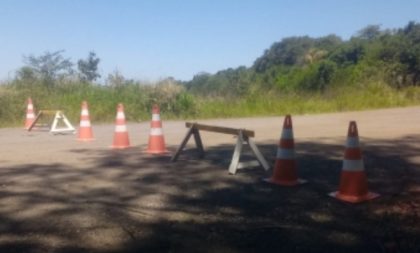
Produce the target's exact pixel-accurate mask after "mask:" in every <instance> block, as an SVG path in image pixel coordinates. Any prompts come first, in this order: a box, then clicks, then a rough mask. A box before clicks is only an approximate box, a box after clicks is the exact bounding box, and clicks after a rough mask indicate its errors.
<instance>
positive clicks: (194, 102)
mask: <svg viewBox="0 0 420 253" xmlns="http://www.w3.org/2000/svg"><path fill="white" fill-rule="evenodd" d="M27 97H32V99H33V101H34V105H35V109H36V110H40V109H61V110H63V111H64V112H65V114H66V115H67V117H69V119H70V120H71V121H72V122H74V123H77V122H78V120H79V117H80V104H81V102H82V101H83V100H86V101H88V103H89V112H90V115H91V120H92V121H94V122H108V123H109V122H113V121H114V119H115V113H116V106H117V104H118V103H120V102H121V103H123V104H124V106H125V113H126V117H127V119H128V120H129V121H134V122H139V121H149V120H150V117H151V116H150V113H151V112H150V110H151V106H152V105H153V104H154V103H158V104H159V105H160V106H161V113H162V118H164V119H200V118H228V117H252V116H276V115H284V114H314V113H324V112H341V111H351V110H365V109H375V108H387V107H399V106H409V105H420V87H409V88H405V89H400V90H396V89H393V88H390V87H389V86H387V85H384V84H382V83H370V84H368V85H364V86H363V87H347V88H334V89H331V90H327V91H325V92H322V93H321V92H318V93H297V92H288V93H286V94H275V93H268V94H264V95H263V94H262V93H257V94H255V95H253V96H250V95H248V96H246V97H240V98H223V97H212V98H210V97H197V96H194V95H192V94H190V93H188V92H186V91H185V90H184V88H183V87H182V86H179V85H175V84H171V85H157V86H151V85H138V84H132V85H127V86H124V87H120V88H111V87H106V86H94V85H85V84H74V83H70V84H64V85H60V86H58V87H55V88H54V89H47V88H45V87H43V86H40V85H38V86H32V87H29V88H28V87H19V86H16V85H0V127H16V126H17V127H18V126H22V125H23V122H24V120H25V111H26V99H27Z"/></svg>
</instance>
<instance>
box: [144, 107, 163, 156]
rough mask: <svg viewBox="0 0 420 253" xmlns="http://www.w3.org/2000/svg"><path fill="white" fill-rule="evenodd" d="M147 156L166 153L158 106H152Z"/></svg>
mask: <svg viewBox="0 0 420 253" xmlns="http://www.w3.org/2000/svg"><path fill="white" fill-rule="evenodd" d="M146 152H147V153H149V154H163V153H167V152H168V151H167V150H166V148H165V139H164V137H163V131H162V122H161V121H160V109H159V106H158V105H153V108H152V122H151V123H150V134H149V146H148V148H147V151H146Z"/></svg>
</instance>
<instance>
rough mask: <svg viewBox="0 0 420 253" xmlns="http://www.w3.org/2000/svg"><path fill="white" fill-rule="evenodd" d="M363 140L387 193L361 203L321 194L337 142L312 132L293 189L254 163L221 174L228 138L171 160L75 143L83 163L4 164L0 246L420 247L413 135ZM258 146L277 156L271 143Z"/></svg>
mask: <svg viewBox="0 0 420 253" xmlns="http://www.w3.org/2000/svg"><path fill="white" fill-rule="evenodd" d="M363 142H364V143H365V145H364V146H363V151H364V159H365V167H366V173H367V174H368V177H369V184H370V185H369V187H370V189H371V190H373V191H376V192H379V193H381V194H382V197H381V198H379V199H376V200H374V201H370V202H367V203H363V204H358V205H350V204H346V203H342V202H339V201H336V200H335V199H333V198H330V197H328V196H327V193H328V192H331V191H334V190H336V188H337V185H338V178H339V173H340V169H341V159H342V153H343V147H342V145H333V144H320V143H318V142H317V141H315V140H314V141H313V142H310V141H308V142H298V143H297V145H296V151H297V154H298V164H299V174H300V175H301V177H302V178H305V179H308V181H309V182H308V183H307V184H305V185H301V186H297V187H290V188H288V187H279V186H275V185H271V184H267V183H264V182H262V180H261V178H264V177H267V176H269V175H270V172H265V171H263V169H261V168H255V169H246V170H241V171H239V173H238V174H236V175H234V176H233V175H228V173H227V167H228V164H229V159H230V157H231V155H232V151H233V145H232V146H230V145H229V146H227V145H226V146H225V145H223V146H217V147H213V148H210V149H208V150H206V157H205V158H204V159H198V158H196V156H195V152H194V151H191V150H189V151H188V150H187V151H185V152H183V153H182V155H181V157H180V160H179V161H178V162H176V163H171V162H170V156H169V155H166V156H150V155H147V154H144V153H141V152H140V151H139V150H140V149H139V148H131V149H128V150H120V151H112V150H88V149H79V150H72V152H74V153H75V154H79V155H80V159H84V160H83V162H85V163H86V166H85V167H83V168H76V167H72V166H71V165H69V164H48V165H45V164H36V163H34V164H25V165H21V166H18V167H13V168H0V182H1V185H0V203H1V208H0V220H1V223H0V252H62V253H64V252H82V253H83V252H93V253H114V252H420V241H418V238H419V235H420V227H419V226H418V224H420V186H419V183H420V170H419V163H420V157H419V155H418V154H419V153H420V146H419V145H417V146H416V143H420V136H406V137H405V138H402V139H398V140H392V141H379V140H373V139H363ZM336 143H338V142H336ZM366 143H368V144H366ZM259 147H260V148H261V150H262V152H263V153H264V154H265V155H266V157H267V159H268V160H269V161H270V164H273V163H274V159H275V157H274V155H275V153H276V145H275V144H274V145H273V144H267V145H259ZM175 148H176V147H172V150H174V149H175Z"/></svg>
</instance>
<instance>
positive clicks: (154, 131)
mask: <svg viewBox="0 0 420 253" xmlns="http://www.w3.org/2000/svg"><path fill="white" fill-rule="evenodd" d="M150 135H163V131H162V128H151V129H150Z"/></svg>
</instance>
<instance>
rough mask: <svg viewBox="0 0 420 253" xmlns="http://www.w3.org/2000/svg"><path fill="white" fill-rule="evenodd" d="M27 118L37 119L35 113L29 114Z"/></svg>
mask: <svg viewBox="0 0 420 253" xmlns="http://www.w3.org/2000/svg"><path fill="white" fill-rule="evenodd" d="M26 118H28V119H33V118H35V114H33V113H28V114H26Z"/></svg>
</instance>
